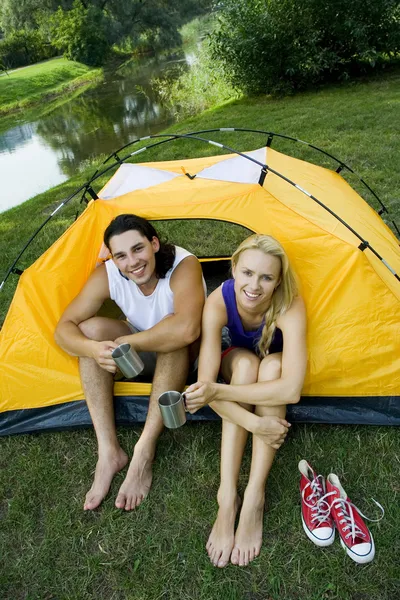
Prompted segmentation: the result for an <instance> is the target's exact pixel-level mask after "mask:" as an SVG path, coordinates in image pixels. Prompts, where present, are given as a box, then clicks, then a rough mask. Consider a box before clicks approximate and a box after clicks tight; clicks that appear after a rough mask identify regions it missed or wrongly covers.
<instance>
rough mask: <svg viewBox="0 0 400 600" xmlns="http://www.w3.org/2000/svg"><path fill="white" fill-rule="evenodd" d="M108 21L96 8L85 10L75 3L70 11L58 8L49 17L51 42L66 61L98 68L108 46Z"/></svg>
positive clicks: (105, 55) (107, 50)
mask: <svg viewBox="0 0 400 600" xmlns="http://www.w3.org/2000/svg"><path fill="white" fill-rule="evenodd" d="M110 21H111V20H110V19H109V18H108V17H107V16H106V14H105V13H104V12H103V11H102V10H101V9H100V8H98V7H96V6H93V5H92V6H89V8H87V9H86V8H85V7H84V6H83V5H82V4H81V3H80V2H78V1H77V0H76V1H75V2H74V5H73V8H72V10H69V11H63V10H62V8H61V7H59V8H58V10H57V12H56V13H54V14H53V15H52V17H51V35H52V43H53V44H54V46H55V47H56V48H58V49H59V50H61V51H62V52H64V55H65V56H66V57H67V58H69V59H70V60H76V61H77V62H81V63H84V64H86V65H89V66H94V67H95V66H100V65H102V64H103V63H104V61H105V59H106V57H107V55H108V53H109V51H110V47H111V41H110V39H109V37H108V31H110V30H111V29H112V27H111V26H110Z"/></svg>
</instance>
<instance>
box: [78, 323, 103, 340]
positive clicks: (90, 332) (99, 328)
mask: <svg viewBox="0 0 400 600" xmlns="http://www.w3.org/2000/svg"><path fill="white" fill-rule="evenodd" d="M78 327H79V329H80V330H81V331H82V333H83V335H84V336H86V337H87V338H89V339H90V340H95V341H96V342H102V341H104V340H108V339H109V338H110V333H109V332H108V331H107V330H106V327H105V326H104V323H102V319H101V317H91V318H90V319H87V320H86V321H82V323H79V325H78Z"/></svg>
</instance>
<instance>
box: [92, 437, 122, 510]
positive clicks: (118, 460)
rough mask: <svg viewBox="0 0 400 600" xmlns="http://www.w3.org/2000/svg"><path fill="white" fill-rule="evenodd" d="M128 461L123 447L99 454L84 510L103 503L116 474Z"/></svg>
mask: <svg viewBox="0 0 400 600" xmlns="http://www.w3.org/2000/svg"><path fill="white" fill-rule="evenodd" d="M127 462H128V457H127V455H126V454H125V452H124V451H123V450H122V448H119V449H118V450H116V451H115V452H113V453H111V454H110V453H107V454H104V455H101V456H100V455H99V459H98V461H97V465H96V471H95V474H94V481H93V485H92V487H91V488H90V490H89V491H88V493H87V494H86V499H85V504H84V505H83V510H93V509H94V508H97V507H98V506H99V505H100V504H101V502H102V501H103V499H104V498H105V496H106V495H107V494H108V490H109V489H110V485H111V481H112V480H113V477H114V475H115V474H116V473H118V471H120V470H121V469H123V468H124V467H125V466H126V464H127Z"/></svg>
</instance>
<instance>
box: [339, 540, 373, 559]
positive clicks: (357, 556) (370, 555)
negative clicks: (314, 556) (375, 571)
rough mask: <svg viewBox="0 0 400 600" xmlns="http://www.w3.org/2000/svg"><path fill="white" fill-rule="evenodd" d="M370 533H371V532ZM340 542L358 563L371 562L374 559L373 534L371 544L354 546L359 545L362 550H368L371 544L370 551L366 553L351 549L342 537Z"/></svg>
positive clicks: (348, 554)
mask: <svg viewBox="0 0 400 600" xmlns="http://www.w3.org/2000/svg"><path fill="white" fill-rule="evenodd" d="M370 535H371V533H370ZM340 543H341V545H342V548H343V550H346V554H347V556H350V558H351V559H352V560H354V562H356V563H358V564H359V565H365V564H366V563H369V562H371V561H372V560H374V557H375V544H374V540H373V538H372V535H371V543H370V544H357V545H356V546H354V548H357V546H358V548H359V550H361V549H365V550H368V546H370V551H369V552H367V553H366V554H358V553H357V552H356V551H354V550H351V549H350V548H348V547H347V546H346V544H345V543H344V541H343V540H342V538H340ZM364 546H365V548H364Z"/></svg>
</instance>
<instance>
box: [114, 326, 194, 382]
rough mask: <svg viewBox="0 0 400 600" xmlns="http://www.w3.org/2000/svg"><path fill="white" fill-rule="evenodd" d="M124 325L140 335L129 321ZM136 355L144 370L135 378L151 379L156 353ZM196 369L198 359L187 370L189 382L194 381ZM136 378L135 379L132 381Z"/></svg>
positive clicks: (154, 368) (154, 367) (155, 362)
mask: <svg viewBox="0 0 400 600" xmlns="http://www.w3.org/2000/svg"><path fill="white" fill-rule="evenodd" d="M125 323H126V324H127V325H128V327H129V329H130V330H131V332H132V333H140V329H137V328H136V327H135V326H134V325H132V323H129V321H125ZM138 354H139V356H140V358H141V359H142V361H143V363H144V369H143V371H142V372H141V373H140V375H138V377H137V378H139V379H149V380H151V379H153V375H154V372H155V370H156V364H157V352H138ZM197 367H198V359H197V358H196V360H195V362H194V363H193V364H191V365H190V368H189V376H190V377H191V380H194V381H196V378H195V377H194V375H195V374H196V373H197ZM137 378H136V377H135V378H134V379H137Z"/></svg>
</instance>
